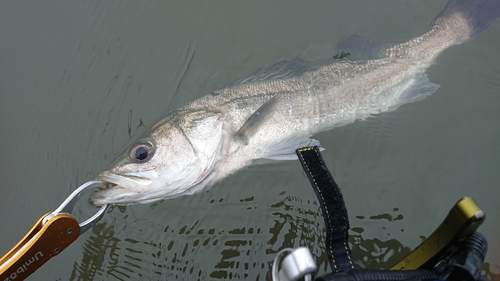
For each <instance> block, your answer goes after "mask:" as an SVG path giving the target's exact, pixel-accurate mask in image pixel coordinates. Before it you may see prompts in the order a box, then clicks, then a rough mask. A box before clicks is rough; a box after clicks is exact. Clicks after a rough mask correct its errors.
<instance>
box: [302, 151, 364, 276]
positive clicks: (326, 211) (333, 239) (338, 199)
mask: <svg viewBox="0 0 500 281" xmlns="http://www.w3.org/2000/svg"><path fill="white" fill-rule="evenodd" d="M295 152H296V153H297V155H298V156H299V160H300V163H301V164H302V168H303V169H304V171H305V172H306V174H307V177H308V178H309V181H310V182H311V185H312V187H313V189H314V191H315V192H316V196H317V197H318V200H319V203H320V206H321V210H322V212H323V218H324V219H325V227H326V242H325V243H326V245H325V250H326V253H327V255H328V260H329V261H330V267H331V268H332V271H333V272H347V271H349V270H351V269H354V266H355V263H354V260H353V259H352V255H351V250H350V248H349V244H348V242H347V239H348V237H349V233H348V230H349V218H348V217H347V210H346V207H345V203H344V198H343V197H342V193H341V192H340V189H339V186H338V185H337V184H336V183H335V180H334V179H333V177H332V175H331V174H330V171H328V168H327V167H326V165H325V163H324V160H323V157H322V156H321V153H320V151H319V148H318V147H317V146H314V147H304V148H299V149H297V150H296V151H295Z"/></svg>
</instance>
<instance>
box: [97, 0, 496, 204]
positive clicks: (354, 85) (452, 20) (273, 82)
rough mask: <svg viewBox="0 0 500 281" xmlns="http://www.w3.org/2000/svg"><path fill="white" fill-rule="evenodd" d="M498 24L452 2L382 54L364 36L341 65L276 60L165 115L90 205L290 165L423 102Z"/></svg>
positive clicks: (354, 40)
mask: <svg viewBox="0 0 500 281" xmlns="http://www.w3.org/2000/svg"><path fill="white" fill-rule="evenodd" d="M499 16H500V1H499V0H450V1H449V2H448V3H447V4H446V6H445V7H444V9H443V11H441V13H439V14H438V15H437V16H436V18H435V19H434V20H433V21H432V22H431V25H430V29H429V31H428V32H426V33H425V34H423V35H421V36H420V37H417V38H414V39H412V40H410V41H408V42H406V43H402V44H396V45H392V46H388V47H385V48H384V47H382V46H381V45H379V44H377V43H376V42H375V41H372V40H369V39H365V38H363V37H361V36H350V37H347V38H346V39H345V40H343V41H341V42H340V43H339V46H340V48H339V51H345V52H346V53H349V54H350V56H349V57H348V59H341V60H340V59H338V60H333V61H332V62H330V63H327V64H325V65H322V66H318V67H316V68H315V69H310V70H305V66H304V63H303V62H302V61H301V60H299V59H293V60H289V61H283V62H280V63H278V64H275V65H274V66H271V67H269V68H267V69H265V70H263V71H261V72H260V73H257V74H254V75H253V76H251V77H249V78H247V79H243V80H240V81H236V82H235V83H233V84H231V85H229V86H227V87H225V88H223V89H221V90H217V91H214V92H213V93H211V94H209V95H206V96H204V97H202V98H200V99H197V100H194V101H192V102H190V103H188V104H187V105H185V106H182V107H179V108H177V109H175V110H172V111H171V112H170V113H169V114H168V115H167V116H166V117H165V118H163V119H162V120H160V121H159V122H158V123H157V124H156V125H154V126H153V127H152V128H151V129H150V130H149V131H148V132H146V134H145V135H144V136H142V138H140V139H139V140H138V141H137V142H136V143H135V144H134V145H132V147H131V148H130V149H129V150H127V151H125V152H124V153H123V154H122V155H121V156H120V157H118V158H117V159H116V160H115V161H114V162H113V163H112V164H111V166H110V167H109V169H108V170H106V171H104V172H103V173H101V174H100V175H99V176H98V179H99V180H102V181H104V182H106V183H108V185H109V188H107V189H103V190H101V191H98V192H96V193H95V194H94V195H93V197H92V202H93V203H94V204H95V205H102V204H116V205H128V204H137V203H143V204H144V203H150V202H153V201H157V200H161V199H167V198H174V197H178V196H182V195H188V194H194V193H198V192H200V191H202V190H203V189H204V188H206V187H208V186H211V185H213V184H214V183H217V182H219V181H221V180H222V179H224V178H225V177H227V176H228V175H230V174H232V173H234V172H236V171H238V170H240V169H241V168H243V167H245V166H248V165H250V164H251V163H252V160H256V159H275V160H288V159H296V156H295V153H294V151H295V149H297V148H299V147H302V146H306V145H319V143H318V141H316V140H314V139H311V137H312V136H313V135H314V134H316V133H318V132H321V131H325V130H329V129H332V128H334V127H337V126H342V125H345V124H348V123H351V122H353V121H355V120H356V119H363V118H366V117H368V116H370V115H372V114H377V113H380V112H385V111H391V110H394V109H396V108H397V107H398V106H400V105H402V104H405V103H409V102H413V101H416V100H419V99H422V98H423V97H425V96H426V95H429V94H431V93H432V92H434V91H435V90H436V89H437V88H438V86H437V85H435V84H432V83H430V82H429V80H428V79H427V77H426V75H425V71H426V69H427V68H428V67H429V66H430V65H431V64H432V63H433V62H434V60H435V58H436V57H437V56H438V55H439V54H440V53H441V52H442V51H444V50H445V49H446V48H448V47H450V46H452V45H457V44H461V43H464V42H466V41H468V40H470V39H472V38H474V37H475V36H477V35H478V34H479V33H481V32H482V31H483V30H485V29H486V28H487V27H488V25H489V24H490V23H492V22H493V21H495V20H496V19H497V18H498V17H499Z"/></svg>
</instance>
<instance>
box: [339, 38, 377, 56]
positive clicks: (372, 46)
mask: <svg viewBox="0 0 500 281" xmlns="http://www.w3.org/2000/svg"><path fill="white" fill-rule="evenodd" d="M381 50H382V45H381V44H380V43H379V42H377V41H376V40H374V39H371V38H368V37H364V36H361V35H358V34H352V35H349V36H347V37H344V38H342V39H341V40H340V41H339V42H338V43H337V45H336V46H335V53H336V54H337V55H338V54H342V53H344V54H349V55H348V56H346V58H348V59H350V60H370V59H379V58H381V57H382V56H381V55H380V54H381ZM344 57H345V56H344ZM334 58H335V57H334Z"/></svg>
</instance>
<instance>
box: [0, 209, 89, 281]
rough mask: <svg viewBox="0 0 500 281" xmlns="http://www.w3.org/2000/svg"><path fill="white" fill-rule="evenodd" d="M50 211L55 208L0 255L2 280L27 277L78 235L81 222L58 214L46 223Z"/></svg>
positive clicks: (0, 277) (0, 275) (0, 278)
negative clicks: (14, 244)
mask: <svg viewBox="0 0 500 281" xmlns="http://www.w3.org/2000/svg"><path fill="white" fill-rule="evenodd" d="M50 214H52V212H50V213H47V214H45V215H44V216H42V217H41V218H40V219H39V220H38V222H37V223H36V224H35V225H34V226H33V228H32V229H31V230H30V232H28V234H26V236H24V238H23V239H22V240H21V241H20V242H19V243H17V245H16V246H15V247H14V248H13V249H12V250H10V251H9V252H8V253H7V254H6V255H5V256H3V257H2V258H1V259H0V280H2V281H8V280H9V281H10V280H16V281H17V280H23V279H25V278H27V277H28V276H29V275H31V274H32V273H33V272H35V270H37V269H38V268H39V267H41V266H42V265H43V264H44V263H45V262H47V261H48V260H49V259H50V258H52V257H54V256H56V255H57V254H59V253H60V252H61V251H62V250H64V249H65V248H66V247H67V246H68V245H69V244H71V243H73V241H75V240H76V239H77V238H78V236H79V235H80V226H79V225H78V221H77V220H76V219H75V218H74V217H72V216H70V215H67V214H58V215H56V216H54V217H52V218H50V219H49V220H47V221H46V222H45V223H43V220H44V218H45V217H47V216H48V215H50Z"/></svg>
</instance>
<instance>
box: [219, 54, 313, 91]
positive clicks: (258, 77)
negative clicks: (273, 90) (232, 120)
mask: <svg viewBox="0 0 500 281" xmlns="http://www.w3.org/2000/svg"><path fill="white" fill-rule="evenodd" d="M305 70H306V63H305V62H304V61H303V60H302V59H301V58H293V59H290V60H282V61H280V62H278V63H275V64H273V65H271V66H268V67H266V68H264V69H262V68H259V69H257V70H256V71H254V72H253V73H252V74H250V75H249V76H248V77H246V78H242V79H238V80H236V81H234V82H233V83H231V84H229V85H227V86H226V87H224V88H228V87H232V86H235V85H241V84H244V83H248V82H255V81H264V80H269V79H286V78H290V77H294V76H298V75H301V74H302V73H304V71H305Z"/></svg>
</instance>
